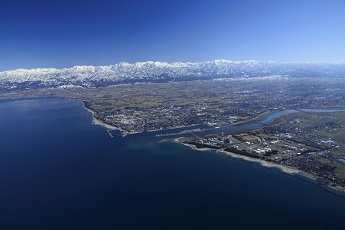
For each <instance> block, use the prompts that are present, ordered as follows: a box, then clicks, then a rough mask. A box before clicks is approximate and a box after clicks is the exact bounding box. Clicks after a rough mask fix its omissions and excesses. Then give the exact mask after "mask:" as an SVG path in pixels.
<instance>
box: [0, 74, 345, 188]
mask: <svg viewBox="0 0 345 230" xmlns="http://www.w3.org/2000/svg"><path fill="white" fill-rule="evenodd" d="M344 88H345V80H344V79H340V78H327V79H326V78H317V77H313V78H307V77H303V78H289V77H284V76H270V77H264V78H237V79H216V80H208V81H187V82H167V83H160V84H156V83H142V84H129V85H118V86H108V87H102V88H70V89H62V88H50V89H40V90H27V91H16V92H7V93H4V94H3V95H2V98H25V97H27V96H26V95H30V97H47V96H49V97H65V98H70V99H73V100H80V101H82V102H83V104H84V106H85V108H86V109H88V110H89V111H90V112H92V116H93V119H94V123H95V124H101V125H103V126H104V127H105V128H106V130H107V132H108V134H109V136H110V137H114V136H122V137H124V136H128V135H129V136H130V135H131V134H138V133H149V132H152V133H155V132H159V131H167V130H173V131H171V132H170V131H169V132H168V133H165V134H164V135H161V134H159V135H156V136H176V135H177V136H178V135H184V136H185V135H188V134H189V136H190V137H189V138H185V139H179V142H182V143H185V144H186V143H187V144H189V145H193V146H194V147H195V148H197V149H198V148H208V149H216V150H217V151H219V152H226V153H228V154H235V155H233V156H236V157H238V156H240V157H246V159H247V160H257V161H260V162H261V163H265V164H268V163H269V164H272V165H274V166H276V167H284V168H285V169H286V167H287V168H288V169H289V170H292V171H294V172H298V173H301V174H304V175H308V176H310V177H313V178H315V179H317V180H318V181H320V182H321V183H322V184H327V185H330V186H332V187H335V188H338V189H340V190H343V189H344V188H345V148H344V146H345V142H344V140H345V138H344V137H345V131H344V130H345V129H344V127H345V122H344V118H345V113H343V112H342V113H315V112H310V113H308V112H306V111H308V109H309V110H313V109H314V110H335V111H340V110H344V109H345V96H344V93H343V89H344ZM306 109H307V110H306ZM288 110H294V111H296V112H297V113H296V114H294V113H293V114H290V115H286V116H283V117H280V118H278V119H277V120H276V121H274V123H272V124H271V122H269V123H260V122H261V120H262V119H264V118H265V117H266V116H267V115H269V114H272V113H274V112H279V111H288ZM251 123H257V124H260V127H258V128H255V129H250V130H243V131H241V132H237V133H236V132H235V133H224V132H220V131H218V130H220V129H221V128H224V127H233V126H239V125H243V124H251ZM178 129H181V130H178ZM176 130H178V131H176ZM113 131H116V134H115V133H114V132H113ZM202 131H211V133H212V135H211V136H202V135H201V134H200V132H202ZM153 136H155V135H153Z"/></svg>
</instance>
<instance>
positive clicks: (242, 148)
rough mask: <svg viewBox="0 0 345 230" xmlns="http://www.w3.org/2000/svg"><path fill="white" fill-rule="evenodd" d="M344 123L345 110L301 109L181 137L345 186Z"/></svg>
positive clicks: (183, 139) (327, 182) (342, 187)
mask: <svg viewBox="0 0 345 230" xmlns="http://www.w3.org/2000/svg"><path fill="white" fill-rule="evenodd" d="M344 127H345V113H344V112H335V113H298V114H293V115H292V114H290V115H286V116H284V117H283V118H281V119H280V120H279V121H278V122H276V123H275V124H272V125H269V126H264V127H261V128H258V129H254V130H250V131H244V132H241V133H235V134H224V133H221V134H213V135H210V136H205V137H195V136H193V137H190V138H182V139H181V140H180V141H181V142H183V143H188V144H192V145H193V146H196V147H197V148H210V149H217V150H223V151H227V152H231V153H235V154H238V155H241V156H247V157H250V158H254V159H261V160H264V161H267V162H272V163H275V164H278V165H284V166H288V167H291V168H294V169H298V170H301V171H302V172H304V173H307V174H308V175H311V176H312V177H313V178H315V179H317V180H319V181H320V182H322V183H323V184H327V185H330V186H333V187H338V188H340V189H342V190H344V189H345V138H344V137H345V131H344Z"/></svg>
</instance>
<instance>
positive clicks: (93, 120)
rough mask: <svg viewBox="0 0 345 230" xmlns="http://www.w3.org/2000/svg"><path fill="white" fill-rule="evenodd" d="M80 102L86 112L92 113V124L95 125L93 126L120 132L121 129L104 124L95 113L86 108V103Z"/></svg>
mask: <svg viewBox="0 0 345 230" xmlns="http://www.w3.org/2000/svg"><path fill="white" fill-rule="evenodd" d="M80 102H81V103H82V105H83V108H84V109H85V110H86V111H88V112H90V113H91V116H92V124H93V125H100V126H102V127H104V128H106V129H108V130H120V129H119V128H116V127H115V126H112V125H109V124H106V123H104V122H102V121H100V120H98V119H97V118H95V112H94V111H92V110H91V109H89V108H87V107H86V106H85V103H84V102H83V101H80ZM120 131H121V130H120Z"/></svg>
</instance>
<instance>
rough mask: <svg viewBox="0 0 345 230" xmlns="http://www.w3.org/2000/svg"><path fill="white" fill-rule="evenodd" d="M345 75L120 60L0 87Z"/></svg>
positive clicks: (273, 66) (330, 68)
mask: <svg viewBox="0 0 345 230" xmlns="http://www.w3.org/2000/svg"><path fill="white" fill-rule="evenodd" d="M275 75H279V76H286V77H345V64H310V63H282V62H272V61H253V60H249V61H229V60H224V59H220V60H214V61H205V62H173V63H167V62H152V61H148V62H137V63H133V64H130V63H126V62H121V63H118V64H115V65H109V66H75V67H72V68H63V69H56V68H39V69H17V70H11V71H4V72H0V90H19V89H36V88H51V87H54V88H56V87H63V88H67V87H101V86H108V85H119V84H134V83H141V82H152V83H160V82H169V81H193V80H208V79H217V78H243V77H245V78H252V77H267V76H275Z"/></svg>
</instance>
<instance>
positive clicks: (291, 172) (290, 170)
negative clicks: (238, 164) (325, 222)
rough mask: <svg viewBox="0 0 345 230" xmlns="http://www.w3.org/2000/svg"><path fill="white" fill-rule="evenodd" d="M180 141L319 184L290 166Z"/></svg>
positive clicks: (342, 191) (327, 188) (325, 186)
mask: <svg viewBox="0 0 345 230" xmlns="http://www.w3.org/2000/svg"><path fill="white" fill-rule="evenodd" d="M179 139H181V137H179V138H176V139H174V141H175V142H176V143H178V144H183V145H185V146H188V147H190V148H192V149H193V150H196V151H213V152H217V153H220V154H225V155H227V156H229V157H231V158H237V159H241V160H244V161H247V162H250V163H258V164H259V165H261V166H262V167H265V168H276V169H279V170H281V171H282V172H283V173H286V174H289V175H295V176H298V177H300V178H301V179H302V177H304V178H307V179H310V180H312V181H315V182H319V180H318V178H316V177H315V176H313V175H311V174H309V173H306V172H304V171H302V170H299V169H296V168H292V167H288V166H285V165H280V164H276V163H272V162H268V161H265V160H261V159H255V158H251V157H248V156H243V155H239V154H235V153H232V152H227V151H224V150H222V149H212V148H205V147H204V148H197V147H195V146H194V145H192V144H187V143H183V142H181V141H180V140H179ZM304 180H305V179H304ZM319 183H320V182H319ZM320 186H321V187H323V188H324V189H326V190H328V191H329V190H330V189H331V190H334V191H336V192H338V193H340V194H341V196H344V195H345V189H344V188H341V187H338V186H331V185H328V184H324V183H320ZM330 192H331V193H332V194H334V195H339V194H336V193H335V192H332V191H330Z"/></svg>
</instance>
